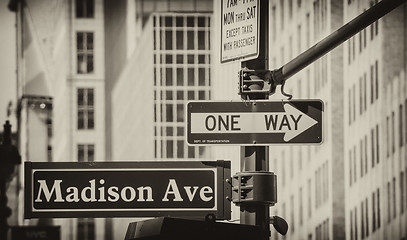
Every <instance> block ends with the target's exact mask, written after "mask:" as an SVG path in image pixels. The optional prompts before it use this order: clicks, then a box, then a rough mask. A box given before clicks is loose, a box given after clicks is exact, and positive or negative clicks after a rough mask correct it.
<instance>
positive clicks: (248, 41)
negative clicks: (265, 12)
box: [220, 0, 260, 63]
mask: <svg viewBox="0 0 407 240" xmlns="http://www.w3.org/2000/svg"><path fill="white" fill-rule="evenodd" d="M221 4H222V6H221V54H220V55H221V62H222V63H224V62H229V61H234V60H238V59H241V60H249V59H254V58H257V57H258V55H259V30H258V26H259V19H260V16H259V13H260V9H259V0H222V3H221Z"/></svg>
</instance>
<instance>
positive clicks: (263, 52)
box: [240, 0, 270, 233]
mask: <svg viewBox="0 0 407 240" xmlns="http://www.w3.org/2000/svg"><path fill="white" fill-rule="evenodd" d="M259 4H260V6H259V9H260V16H258V17H260V21H259V26H258V31H259V33H260V34H259V35H260V37H259V57H258V58H257V59H253V60H249V61H243V62H242V65H241V67H242V68H244V67H247V68H249V69H253V70H256V69H268V67H269V66H268V42H269V41H268V38H269V32H268V29H269V27H268V22H269V0H259ZM259 88H260V89H261V88H262V86H259ZM241 96H242V99H243V100H247V99H248V98H250V99H267V98H268V95H264V94H263V95H255V96H253V95H250V96H248V95H247V94H242V95H241ZM268 157H269V156H268V147H266V146H250V147H246V146H242V147H240V170H241V172H254V171H268V169H269V159H268ZM240 223H242V224H248V225H258V226H261V227H262V228H263V230H265V231H266V232H267V233H269V232H270V224H269V205H267V204H256V203H249V204H242V205H241V206H240Z"/></svg>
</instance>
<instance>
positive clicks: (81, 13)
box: [9, 0, 407, 240]
mask: <svg viewBox="0 0 407 240" xmlns="http://www.w3.org/2000/svg"><path fill="white" fill-rule="evenodd" d="M376 3H377V0H375V1H373V0H343V1H334V0H271V1H270V9H269V12H270V17H269V27H270V29H269V30H270V36H269V45H270V49H269V56H270V59H269V69H275V68H279V67H280V66H282V65H283V64H284V63H286V62H288V61H289V60H291V59H292V58H294V57H296V56H297V55H298V54H300V53H301V52H303V51H304V50H306V49H308V48H309V47H311V46H312V45H314V44H315V43H316V42H318V41H319V40H321V39H323V38H324V37H325V36H327V35H328V34H330V33H331V32H333V31H335V30H336V29H337V28H339V27H340V26H342V25H343V24H345V23H346V22H348V21H349V20H351V19H353V18H354V17H356V16H357V15H359V14H360V13H362V12H363V11H365V10H366V9H368V8H369V7H370V6H372V5H374V4H376ZM9 8H10V10H11V11H13V12H15V13H16V25H17V35H16V39H17V50H16V53H17V74H16V78H17V100H16V103H17V104H15V105H16V106H17V107H16V111H15V112H16V113H17V123H18V124H17V125H18V136H17V138H18V141H17V142H18V146H19V149H20V154H21V155H22V158H23V161H120V160H122V161H123V160H155V159H157V160H162V159H200V160H201V159H213V160H215V159H230V160H232V173H235V172H238V171H239V167H240V164H239V161H240V147H239V146H216V147H196V146H188V145H187V144H186V143H185V125H186V122H185V107H184V106H185V104H186V103H187V101H189V100H222V101H229V100H239V99H240V96H239V95H238V94H237V92H238V75H237V73H238V71H239V70H240V67H241V66H240V62H230V63H226V64H220V47H221V46H220V42H221V41H220V22H221V12H220V11H221V10H220V9H221V1H210V0H205V1H202V0H201V1H197V0H193V1H189V0H177V1H170V0H161V1H158V0H157V1H154V0H134V1H133V0H128V1H109V0H104V1H102V0H70V1H65V0H58V1H55V0H30V1H18V0H10V2H9ZM406 16H407V7H406V6H405V5H403V6H402V7H400V8H398V9H396V10H394V11H393V12H391V13H390V14H388V15H386V16H385V17H384V18H382V19H380V20H379V21H377V22H376V23H374V24H372V25H371V26H369V27H368V28H366V29H364V30H362V31H361V32H360V33H359V34H357V35H355V36H354V37H352V38H351V39H349V40H348V41H346V42H345V43H344V44H342V45H341V46H340V47H338V48H336V49H335V50H333V51H331V52H330V53H329V54H327V55H326V56H324V57H322V58H321V59H320V60H318V61H317V62H315V63H313V64H312V65H311V66H309V67H307V68H306V69H304V70H302V71H301V72H300V73H298V74H297V75H295V76H293V77H292V78H291V79H289V81H287V84H286V90H287V92H288V93H291V94H293V96H294V99H309V98H311V99H322V100H323V101H324V103H325V106H324V108H325V115H324V118H325V120H324V142H323V144H322V145H320V146H314V145H313V146H303V145H301V146H294V145H289V146H271V147H270V148H269V149H270V154H269V155H270V171H273V172H274V173H276V175H277V176H278V203H277V204H276V206H274V207H272V208H271V211H270V212H271V214H272V215H279V216H281V217H283V218H285V219H287V221H288V223H289V225H290V228H289V232H288V234H287V236H285V237H282V236H278V235H277V234H276V233H274V230H272V236H271V237H272V239H299V240H301V239H304V240H306V239H308V240H311V239H316V240H319V239H349V240H357V239H406V237H407V232H406V231H407V230H406V227H405V226H407V214H406V208H407V196H406V193H407V181H406V179H407V176H406V175H407V155H406V153H405V151H406V150H405V145H406V144H407V100H406V99H407V85H406V81H407V79H406V74H405V73H406V68H407V62H406V59H407V57H406V56H407V48H406V47H407V21H406ZM271 98H272V99H278V100H280V99H281V98H284V97H283V96H282V95H280V94H279V93H278V90H277V93H276V95H275V96H271ZM16 128H17V126H16V127H14V129H16ZM22 173H23V166H21V169H20V174H19V177H18V178H17V179H16V180H15V182H14V184H12V185H11V186H10V189H9V191H11V192H12V193H13V194H14V195H15V196H16V198H18V199H19V200H18V201H14V202H9V205H10V207H12V208H13V216H12V217H11V218H9V224H10V225H61V230H62V232H61V235H62V239H106V240H107V239H123V237H124V234H125V231H126V228H127V224H128V222H130V221H134V219H122V218H121V219H91V218H90V219H40V220H24V219H23V209H24V208H23V202H24V196H23V187H24V186H23V174H22ZM232 209H233V211H232V220H237V219H238V218H239V214H240V213H239V209H238V208H236V207H233V208H232Z"/></svg>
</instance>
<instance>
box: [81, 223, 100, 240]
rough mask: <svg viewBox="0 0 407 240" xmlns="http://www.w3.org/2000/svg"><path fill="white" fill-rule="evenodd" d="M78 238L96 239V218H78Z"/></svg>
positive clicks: (84, 239) (85, 239)
mask: <svg viewBox="0 0 407 240" xmlns="http://www.w3.org/2000/svg"><path fill="white" fill-rule="evenodd" d="M77 227H78V231H77V239H83V240H94V239H96V237H95V219H93V218H79V219H78V225H77Z"/></svg>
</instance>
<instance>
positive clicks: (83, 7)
mask: <svg viewBox="0 0 407 240" xmlns="http://www.w3.org/2000/svg"><path fill="white" fill-rule="evenodd" d="M75 2H76V5H75V7H76V17H77V18H93V16H94V14H95V1H94V0H76V1H75Z"/></svg>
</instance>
